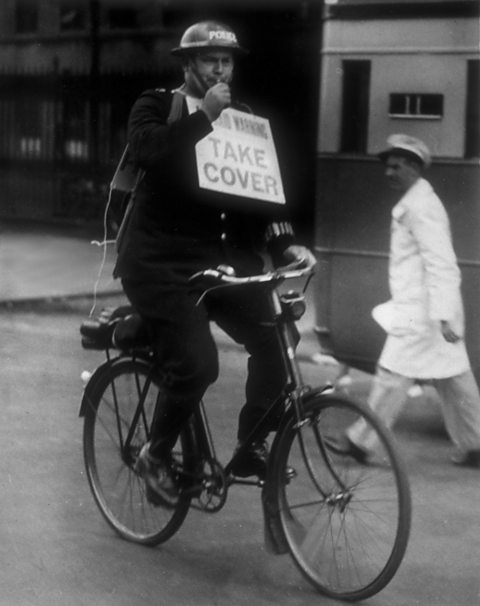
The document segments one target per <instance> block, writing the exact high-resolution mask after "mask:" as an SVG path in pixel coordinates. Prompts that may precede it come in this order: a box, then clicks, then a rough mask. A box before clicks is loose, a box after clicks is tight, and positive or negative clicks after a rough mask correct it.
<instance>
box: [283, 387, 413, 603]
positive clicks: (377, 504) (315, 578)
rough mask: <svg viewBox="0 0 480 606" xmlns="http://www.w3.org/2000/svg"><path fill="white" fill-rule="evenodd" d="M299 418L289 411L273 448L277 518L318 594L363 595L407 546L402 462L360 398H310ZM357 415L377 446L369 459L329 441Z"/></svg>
mask: <svg viewBox="0 0 480 606" xmlns="http://www.w3.org/2000/svg"><path fill="white" fill-rule="evenodd" d="M305 419H306V421H305V423H303V424H301V423H300V424H298V423H297V422H296V419H295V418H294V415H292V417H291V418H290V420H289V421H288V422H287V423H286V424H285V425H284V427H283V428H282V430H281V432H280V433H279V435H278V438H277V445H276V448H275V451H273V450H272V455H274V461H275V462H274V468H273V476H272V479H273V481H274V482H275V488H274V490H275V493H276V499H277V507H278V519H279V521H280V524H281V528H282V530H283V533H284V536H285V539H286V542H287V545H288V548H289V551H290V553H291V555H292V557H293V559H294V561H295V563H296V564H297V566H298V567H299V569H300V571H301V572H302V573H303V574H304V576H305V577H306V578H307V579H308V580H309V581H310V582H311V583H313V585H314V586H315V587H316V588H317V590H318V591H320V592H321V593H323V594H325V595H327V596H330V597H333V598H337V599H342V600H351V601H354V600H361V599H365V598H367V597H370V596H372V595H374V594H375V593H378V592H379V591H380V590H381V589H383V588H384V587H385V585H387V583H388V582H389V581H390V580H391V579H392V577H393V576H394V574H395V572H396V571H397V569H398V567H399V565H400V563H401V561H402V559H403V556H404V553H405V550H406V547H407V542H408V537H409V532H410V518H411V500H410V489H409V483H408V480H407V476H406V472H405V469H404V465H403V463H402V461H401V459H400V458H399V456H398V454H397V452H396V449H395V447H394V446H393V443H392V437H391V434H390V433H389V432H388V431H387V430H386V429H385V428H384V426H383V424H382V423H380V422H379V421H378V419H377V417H376V416H374V415H373V414H372V412H371V411H370V410H369V409H367V408H365V407H363V406H361V405H360V404H358V403H355V402H352V401H348V400H345V399H342V398H339V397H336V396H334V395H328V396H326V395H325V396H322V395H320V396H316V397H314V398H312V399H311V400H310V401H309V402H307V403H305ZM360 419H361V420H362V422H363V423H366V424H367V425H368V426H369V428H370V429H371V431H372V432H373V434H372V435H374V436H375V438H376V443H377V444H378V447H377V448H376V449H375V452H374V454H373V455H372V458H371V459H369V460H368V463H362V462H359V461H358V460H357V459H355V458H353V457H352V456H351V455H347V454H344V453H343V454H342V452H341V451H339V450H338V449H337V448H335V449H333V448H332V447H331V446H330V444H333V443H334V440H335V439H337V440H338V438H339V437H344V436H345V432H346V430H347V429H348V427H349V426H350V425H351V424H352V423H354V422H356V421H358V420H360ZM299 425H300V426H299ZM337 443H338V442H337Z"/></svg>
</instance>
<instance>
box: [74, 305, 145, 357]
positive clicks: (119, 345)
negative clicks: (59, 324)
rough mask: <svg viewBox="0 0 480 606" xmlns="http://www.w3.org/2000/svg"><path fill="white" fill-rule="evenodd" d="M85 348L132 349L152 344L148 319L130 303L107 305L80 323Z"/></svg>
mask: <svg viewBox="0 0 480 606" xmlns="http://www.w3.org/2000/svg"><path fill="white" fill-rule="evenodd" d="M80 334H81V335H82V347H83V348H84V349H97V350H105V349H110V348H113V349H118V350H120V351H130V350H132V349H136V348H145V347H149V346H150V336H149V331H148V327H147V323H146V321H145V320H144V319H143V318H142V317H141V316H140V314H138V313H137V312H136V311H135V309H134V308H133V307H132V306H130V305H122V306H120V307H107V308H105V309H102V311H101V312H100V315H99V316H97V317H96V318H89V319H88V320H84V321H83V322H82V324H81V325H80Z"/></svg>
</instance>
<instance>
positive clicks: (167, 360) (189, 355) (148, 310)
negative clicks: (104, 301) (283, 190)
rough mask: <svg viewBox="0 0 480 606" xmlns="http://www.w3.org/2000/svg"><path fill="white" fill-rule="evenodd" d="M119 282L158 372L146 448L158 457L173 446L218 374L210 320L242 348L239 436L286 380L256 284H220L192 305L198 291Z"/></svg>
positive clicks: (244, 437)
mask: <svg viewBox="0 0 480 606" xmlns="http://www.w3.org/2000/svg"><path fill="white" fill-rule="evenodd" d="M123 287H124V290H125V293H126V295H127V297H128V298H129V299H130V301H131V303H132V305H133V306H134V307H135V308H136V309H137V310H138V312H139V313H140V314H141V315H142V316H144V317H145V318H146V319H147V320H148V321H149V325H150V326H151V330H152V336H153V339H154V347H155V351H156V354H157V360H158V364H159V366H160V367H161V371H162V376H163V377H164V382H163V385H162V388H163V389H162V391H161V395H160V397H159V400H158V402H157V406H156V410H155V414H154V420H153V426H152V445H151V452H152V454H154V455H155V454H156V455H158V456H162V455H163V454H165V453H166V452H168V451H169V450H170V449H171V448H172V447H173V445H174V443H175V441H176V439H177V437H178V434H179V431H180V429H181V427H182V426H183V424H184V423H185V422H186V421H187V419H188V418H189V417H190V415H191V413H192V410H193V408H194V406H195V405H196V404H197V403H198V402H199V401H200V400H201V398H202V397H203V395H204V393H205V391H206V389H207V388H208V386H209V385H210V384H211V383H213V382H214V381H215V380H216V379H217V377H218V368H219V365H218V351H217V347H216V344H215V342H214V340H213V337H212V334H211V332H210V321H211V320H213V321H215V322H216V323H217V324H218V326H219V327H220V328H221V329H222V330H224V331H225V332H226V333H227V334H228V335H229V336H230V337H231V338H232V339H233V340H234V341H236V342H237V343H239V344H241V345H243V346H244V347H245V349H246V351H247V352H248V354H249V359H248V376H247V381H246V389H245V396H246V397H245V403H244V405H243V408H242V409H241V411H240V416H239V422H238V439H239V440H245V439H246V438H247V436H248V435H249V433H250V431H251V430H252V429H253V427H254V426H255V424H256V423H257V422H258V421H259V420H260V418H261V417H262V416H263V414H264V413H265V411H266V410H267V409H268V407H269V406H270V405H271V404H272V403H273V402H274V401H275V400H276V399H277V398H278V397H279V396H280V395H281V392H282V390H283V388H284V386H285V383H286V377H285V370H284V366H283V358H282V352H281V349H280V346H279V342H278V337H277V334H276V332H275V330H274V328H273V327H272V326H271V325H268V323H267V320H268V314H269V311H268V309H267V308H266V301H264V300H263V298H262V297H261V295H260V293H259V288H258V286H255V287H253V286H252V287H248V288H247V289H244V288H242V289H240V288H231V289H230V288H229V289H225V290H224V291H220V293H221V294H219V293H217V294H215V295H211V296H209V297H208V298H207V299H206V301H205V300H204V301H203V302H202V303H201V304H200V305H196V302H197V300H198V293H197V294H194V293H191V292H190V291H189V290H188V289H187V288H186V287H181V286H179V287H178V288H177V287H173V286H172V287H171V288H166V287H165V286H164V285H161V284H152V283H140V282H135V281H130V280H124V281H123ZM262 303H263V304H262ZM272 429H273V427H272ZM262 437H266V436H262Z"/></svg>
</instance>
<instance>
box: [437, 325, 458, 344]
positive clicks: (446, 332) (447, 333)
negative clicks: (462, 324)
mask: <svg viewBox="0 0 480 606" xmlns="http://www.w3.org/2000/svg"><path fill="white" fill-rule="evenodd" d="M440 327H441V330H442V335H443V338H444V339H445V341H447V343H456V342H457V341H459V340H460V337H459V335H457V333H456V332H455V331H454V330H453V328H452V327H451V326H450V322H447V320H442V321H441V322H440Z"/></svg>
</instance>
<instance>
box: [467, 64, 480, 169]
mask: <svg viewBox="0 0 480 606" xmlns="http://www.w3.org/2000/svg"><path fill="white" fill-rule="evenodd" d="M467 66H468V67H467V123H466V125H465V157H466V158H477V157H478V156H480V61H479V60H478V59H472V60H471V61H468V63H467Z"/></svg>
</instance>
